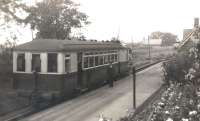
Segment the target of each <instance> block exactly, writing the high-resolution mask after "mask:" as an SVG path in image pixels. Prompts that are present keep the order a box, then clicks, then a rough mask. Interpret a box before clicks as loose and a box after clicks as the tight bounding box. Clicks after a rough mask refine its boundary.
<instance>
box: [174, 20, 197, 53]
mask: <svg viewBox="0 0 200 121" xmlns="http://www.w3.org/2000/svg"><path fill="white" fill-rule="evenodd" d="M199 30H200V26H199V18H195V19H194V27H193V29H184V30H183V40H182V41H181V42H180V44H179V46H178V49H179V51H187V50H188V49H190V48H191V47H194V46H196V44H197V42H199V39H200V38H199V37H200V36H199V32H200V31H199Z"/></svg>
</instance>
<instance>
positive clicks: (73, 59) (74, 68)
mask: <svg viewBox="0 0 200 121" xmlns="http://www.w3.org/2000/svg"><path fill="white" fill-rule="evenodd" d="M70 56H71V57H70V58H71V59H70V67H71V68H70V70H71V71H70V72H77V70H78V60H77V59H78V58H77V53H76V52H72V53H71V54H70Z"/></svg>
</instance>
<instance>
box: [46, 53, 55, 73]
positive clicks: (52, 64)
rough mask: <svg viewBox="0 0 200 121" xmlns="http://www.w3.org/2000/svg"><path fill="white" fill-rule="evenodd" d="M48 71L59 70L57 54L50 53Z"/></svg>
mask: <svg viewBox="0 0 200 121" xmlns="http://www.w3.org/2000/svg"><path fill="white" fill-rule="evenodd" d="M48 72H57V54H56V53H48Z"/></svg>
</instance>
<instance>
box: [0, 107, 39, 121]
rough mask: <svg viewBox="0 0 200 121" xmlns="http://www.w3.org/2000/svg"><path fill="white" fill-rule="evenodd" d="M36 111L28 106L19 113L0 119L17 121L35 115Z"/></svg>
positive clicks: (0, 120)
mask: <svg viewBox="0 0 200 121" xmlns="http://www.w3.org/2000/svg"><path fill="white" fill-rule="evenodd" d="M34 111H35V110H34V108H33V107H32V106H28V107H26V108H23V109H20V110H18V111H14V112H12V113H10V114H8V115H5V116H2V117H0V121H17V120H18V119H20V118H22V117H24V116H26V115H28V114H31V113H33V112H34Z"/></svg>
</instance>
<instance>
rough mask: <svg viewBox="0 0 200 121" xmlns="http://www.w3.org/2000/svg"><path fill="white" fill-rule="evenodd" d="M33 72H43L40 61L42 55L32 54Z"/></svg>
mask: <svg viewBox="0 0 200 121" xmlns="http://www.w3.org/2000/svg"><path fill="white" fill-rule="evenodd" d="M31 65H32V66H31V67H32V71H37V72H40V71H41V60H40V54H32V64H31Z"/></svg>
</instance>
